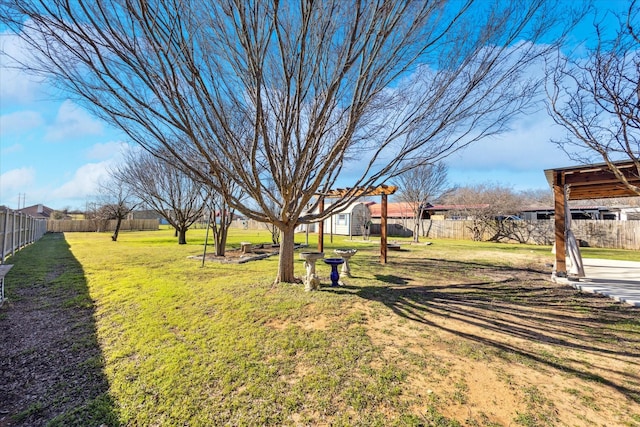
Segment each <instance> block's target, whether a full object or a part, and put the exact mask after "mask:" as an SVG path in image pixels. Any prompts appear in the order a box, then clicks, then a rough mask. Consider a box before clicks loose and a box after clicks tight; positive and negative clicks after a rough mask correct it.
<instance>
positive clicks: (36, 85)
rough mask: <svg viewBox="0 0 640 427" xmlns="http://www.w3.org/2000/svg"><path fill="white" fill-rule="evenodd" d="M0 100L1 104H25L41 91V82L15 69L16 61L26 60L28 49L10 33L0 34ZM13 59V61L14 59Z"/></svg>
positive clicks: (29, 50)
mask: <svg viewBox="0 0 640 427" xmlns="http://www.w3.org/2000/svg"><path fill="white" fill-rule="evenodd" d="M0 51H2V52H3V53H2V54H0V98H2V102H3V103H17V104H26V103H29V102H31V101H33V99H34V98H35V97H36V95H37V94H38V93H39V92H40V91H41V90H42V86H41V85H42V80H41V79H38V78H36V77H35V76H31V75H27V74H25V73H24V72H23V71H20V70H19V69H17V68H16V66H17V63H16V60H18V61H20V60H24V59H27V55H28V52H31V51H32V49H29V48H28V47H27V45H26V44H25V43H24V42H23V41H21V40H20V38H19V37H18V36H16V35H14V34H12V33H8V32H4V33H0ZM14 58H15V59H14Z"/></svg>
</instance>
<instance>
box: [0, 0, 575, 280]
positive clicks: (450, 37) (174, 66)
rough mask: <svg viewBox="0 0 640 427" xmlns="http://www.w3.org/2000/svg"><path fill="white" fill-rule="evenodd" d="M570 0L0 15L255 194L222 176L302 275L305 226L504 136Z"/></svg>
mask: <svg viewBox="0 0 640 427" xmlns="http://www.w3.org/2000/svg"><path fill="white" fill-rule="evenodd" d="M571 7H573V3H572V2H563V1H559V0H558V1H552V0H530V1H527V2H505V1H503V0H494V1H492V2H490V3H489V2H485V1H482V2H476V1H472V0H463V1H460V2H427V1H415V2H378V1H367V0H359V1H358V0H356V1H344V0H326V1H316V2H311V1H301V2H283V1H276V0H272V1H269V0H263V1H260V0H256V1H253V2H245V1H234V0H219V1H215V2H204V1H203V2H196V1H194V2H191V1H175V0H158V1H156V2H154V4H153V7H151V6H149V5H148V2H147V1H146V0H131V1H126V2H122V1H118V0H91V1H81V0H79V1H77V2H68V1H66V0H5V1H3V2H2V6H0V18H1V19H2V22H3V23H4V24H5V25H6V26H7V27H8V28H10V29H13V31H15V32H16V33H17V34H18V35H19V36H20V37H21V38H22V39H23V40H24V41H25V42H26V43H28V44H29V45H30V46H31V47H32V53H33V54H34V57H33V58H32V59H31V61H23V65H24V67H25V69H27V70H30V71H33V72H36V73H40V74H41V75H44V76H47V77H50V78H52V79H53V80H54V81H55V82H56V83H58V84H59V86H60V87H61V88H62V89H64V90H65V91H67V93H69V94H71V95H73V96H74V97H75V98H77V99H78V100H79V102H82V103H84V105H85V106H86V107H87V108H89V109H90V110H92V111H93V112H94V113H95V114H97V115H98V116H99V117H101V118H103V119H105V120H107V121H108V122H110V123H111V124H113V125H116V126H118V127H120V128H121V129H123V130H124V131H125V132H126V133H127V134H128V135H129V137H130V138H131V139H132V140H134V141H136V142H137V143H139V144H141V145H142V146H144V147H146V148H147V149H148V150H150V151H155V150H157V149H158V148H160V147H164V148H166V149H168V150H169V151H171V152H172V153H174V155H175V156H176V157H177V158H178V159H179V160H180V161H181V162H182V164H183V166H184V167H185V168H193V169H194V171H195V173H198V174H200V175H201V178H202V179H203V180H205V181H207V180H209V181H214V180H215V181H218V182H222V183H225V182H227V181H226V180H231V181H232V182H234V183H235V184H237V185H238V186H239V187H240V188H242V189H243V190H244V191H245V192H246V195H247V197H248V198H249V199H250V200H251V201H252V202H251V203H246V200H238V199H236V198H234V197H233V195H231V194H229V193H228V191H226V190H225V189H224V188H222V191H223V194H224V196H225V199H226V200H227V201H228V202H229V203H230V204H231V205H232V206H233V207H235V208H236V209H238V210H239V211H240V212H241V213H243V214H244V215H245V216H247V217H248V218H251V219H254V220H257V221H260V222H266V223H271V224H274V225H275V226H277V227H278V228H279V229H280V230H281V232H282V244H281V251H280V264H279V269H278V275H277V279H276V280H277V281H286V282H290V281H294V274H293V271H294V268H293V267H294V263H293V258H294V257H293V255H294V252H293V250H294V229H295V227H296V225H297V224H299V223H309V222H314V221H317V220H319V219H322V218H326V217H328V216H329V215H331V214H332V213H333V212H335V211H339V210H340V209H343V208H344V207H345V206H347V205H348V204H350V203H351V202H352V201H353V200H354V199H355V198H356V197H357V196H358V195H359V194H358V192H357V190H356V189H357V188H358V187H365V188H367V187H375V186H377V185H380V184H382V183H384V182H386V181H387V180H389V179H393V178H394V177H395V176H398V175H399V174H401V173H402V172H404V171H406V170H408V169H411V168H412V167H413V166H415V165H416V162H435V161H438V160H440V159H442V158H444V157H446V156H447V155H449V154H450V153H452V152H453V151H455V150H457V149H459V148H461V147H463V146H465V145H467V144H470V143H472V142H474V141H477V140H479V139H482V138H484V137H486V136H488V135H493V134H496V133H499V132H501V131H503V130H504V129H505V128H506V126H507V124H508V121H509V119H510V118H512V117H513V116H515V115H517V114H519V113H521V112H523V111H526V110H527V109H528V108H529V107H531V105H532V104H531V101H532V100H533V99H534V98H535V96H536V94H537V93H538V88H539V86H540V84H541V80H539V79H535V78H533V77H531V75H533V74H527V72H528V70H529V67H531V66H532V65H534V64H536V63H538V61H540V60H541V58H542V57H543V56H544V55H546V54H548V53H549V52H552V51H553V50H554V49H555V48H556V46H557V44H558V43H560V42H561V39H562V36H563V35H564V31H566V30H567V29H568V25H565V24H571V22H568V21H570V20H571V19H570V18H571V17H574V16H576V15H575V14H574V13H573V12H574V11H572V10H568V8H571ZM551 31H553V36H554V37H553V40H555V41H554V42H552V43H549V38H544V37H545V36H547V35H548V34H549V33H550V32H551ZM541 41H542V42H543V43H538V42H541ZM525 75H526V77H524V76H525ZM195 158H198V159H204V160H205V162H206V163H207V165H208V168H207V169H206V173H204V172H203V169H201V168H200V166H199V165H198V166H197V167H194V166H193V164H192V163H191V161H192V159H195ZM345 169H348V170H349V171H350V176H351V177H352V185H353V187H352V191H349V192H346V194H345V195H344V197H343V198H341V199H337V200H335V201H334V203H332V204H331V205H330V206H329V207H328V208H327V209H326V210H325V211H324V212H318V211H317V209H315V207H317V205H318V203H319V200H320V198H321V197H318V195H320V196H321V195H324V194H326V193H327V192H328V191H329V190H330V189H331V188H332V187H333V186H334V184H335V183H336V180H337V179H338V178H339V177H340V176H341V175H342V173H343V171H344V170H345ZM354 171H357V173H354ZM267 183H273V184H274V185H275V186H276V189H277V192H275V193H274V192H272V191H270V189H269V188H268V186H267ZM309 204H311V205H314V204H315V206H312V208H311V209H309Z"/></svg>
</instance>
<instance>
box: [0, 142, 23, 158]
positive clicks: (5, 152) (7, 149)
mask: <svg viewBox="0 0 640 427" xmlns="http://www.w3.org/2000/svg"><path fill="white" fill-rule="evenodd" d="M23 149H24V147H23V146H22V144H13V145H10V146H8V147H5V148H3V149H2V151H0V154H2V155H3V156H6V155H9V154H13V153H19V152H21V151H22V150H23Z"/></svg>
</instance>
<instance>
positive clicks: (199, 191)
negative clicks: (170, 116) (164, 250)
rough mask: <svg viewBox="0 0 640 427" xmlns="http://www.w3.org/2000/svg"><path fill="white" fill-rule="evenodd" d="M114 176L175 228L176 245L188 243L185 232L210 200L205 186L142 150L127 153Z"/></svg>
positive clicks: (166, 161) (200, 214)
mask: <svg viewBox="0 0 640 427" xmlns="http://www.w3.org/2000/svg"><path fill="white" fill-rule="evenodd" d="M113 175H114V178H115V180H117V181H119V182H120V183H122V185H124V186H126V187H127V188H128V189H129V191H130V192H131V193H132V194H135V196H136V197H138V199H140V200H141V201H142V202H143V203H144V204H146V205H147V206H148V207H150V208H151V209H152V210H154V211H155V212H157V213H158V214H159V215H160V216H162V217H163V218H164V219H166V220H167V222H168V223H169V224H170V225H171V226H172V227H174V228H175V230H176V233H177V235H178V244H180V245H184V244H186V243H187V238H186V235H187V230H188V229H189V227H190V226H191V225H193V223H194V222H196V221H197V220H199V219H201V218H202V215H203V213H204V208H205V201H206V200H207V199H208V198H209V192H210V190H209V189H208V188H207V187H206V186H205V185H203V184H202V183H201V182H198V181H196V180H194V179H192V177H191V176H189V175H188V174H187V173H185V172H183V171H182V170H181V169H179V168H178V167H176V166H174V165H173V164H172V163H171V162H170V161H168V160H165V159H164V158H159V157H156V156H154V155H152V154H151V153H148V152H145V151H139V152H135V151H130V152H129V153H128V154H126V157H125V161H124V163H123V164H122V165H121V166H120V167H118V168H117V169H116V170H115V171H114V172H113Z"/></svg>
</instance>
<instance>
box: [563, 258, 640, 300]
mask: <svg viewBox="0 0 640 427" xmlns="http://www.w3.org/2000/svg"><path fill="white" fill-rule="evenodd" d="M582 261H583V265H584V272H585V276H586V277H583V278H581V279H580V280H577V279H565V278H555V280H556V281H557V282H559V283H568V284H569V285H571V286H573V287H574V288H576V289H579V290H581V291H583V292H593V293H598V294H602V295H605V296H608V297H609V298H613V299H614V300H616V301H620V302H624V303H627V304H631V305H634V306H636V307H640V262H634V261H613V260H608V259H595V258H584V259H583V260H582Z"/></svg>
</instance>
